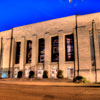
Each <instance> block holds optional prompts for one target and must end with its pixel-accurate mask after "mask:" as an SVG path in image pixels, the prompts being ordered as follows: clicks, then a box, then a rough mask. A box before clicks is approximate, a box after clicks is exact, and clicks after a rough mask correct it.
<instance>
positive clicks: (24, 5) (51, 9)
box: [0, 0, 100, 31]
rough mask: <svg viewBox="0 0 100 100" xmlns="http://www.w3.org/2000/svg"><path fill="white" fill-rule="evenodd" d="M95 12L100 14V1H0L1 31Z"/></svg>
mask: <svg viewBox="0 0 100 100" xmlns="http://www.w3.org/2000/svg"><path fill="white" fill-rule="evenodd" d="M95 12H100V0H72V3H69V0H0V31H5V30H9V29H11V28H13V27H18V26H23V25H27V24H32V23H37V22H42V21H46V20H51V19H56V18H61V17H66V16H71V15H76V14H80V15H83V14H90V13H95Z"/></svg>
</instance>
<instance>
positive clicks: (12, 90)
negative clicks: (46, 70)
mask: <svg viewBox="0 0 100 100" xmlns="http://www.w3.org/2000/svg"><path fill="white" fill-rule="evenodd" d="M0 100H100V88H99V87H59V86H30V85H29V86H28V85H10V84H0Z"/></svg>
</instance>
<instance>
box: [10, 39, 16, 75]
mask: <svg viewBox="0 0 100 100" xmlns="http://www.w3.org/2000/svg"><path fill="white" fill-rule="evenodd" d="M15 49H16V48H15V39H14V38H13V40H12V56H11V69H12V71H11V73H12V75H11V76H12V77H14V63H15V51H16V50H15Z"/></svg>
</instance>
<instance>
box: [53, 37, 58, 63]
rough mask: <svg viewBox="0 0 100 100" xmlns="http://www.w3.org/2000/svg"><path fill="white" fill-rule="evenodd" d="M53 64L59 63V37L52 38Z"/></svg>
mask: <svg viewBox="0 0 100 100" xmlns="http://www.w3.org/2000/svg"><path fill="white" fill-rule="evenodd" d="M51 41H52V53H51V54H52V57H51V61H52V62H58V61H59V43H58V36H56V37H52V40H51Z"/></svg>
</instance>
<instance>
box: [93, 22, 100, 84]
mask: <svg viewBox="0 0 100 100" xmlns="http://www.w3.org/2000/svg"><path fill="white" fill-rule="evenodd" d="M92 24H93V30H92V31H93V37H94V51H95V63H96V64H95V82H98V81H99V82H100V61H99V60H100V54H99V43H98V33H97V30H96V26H95V23H94V22H93V23H92Z"/></svg>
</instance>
